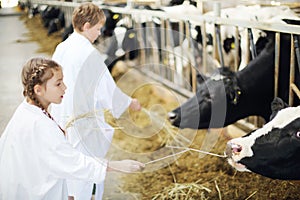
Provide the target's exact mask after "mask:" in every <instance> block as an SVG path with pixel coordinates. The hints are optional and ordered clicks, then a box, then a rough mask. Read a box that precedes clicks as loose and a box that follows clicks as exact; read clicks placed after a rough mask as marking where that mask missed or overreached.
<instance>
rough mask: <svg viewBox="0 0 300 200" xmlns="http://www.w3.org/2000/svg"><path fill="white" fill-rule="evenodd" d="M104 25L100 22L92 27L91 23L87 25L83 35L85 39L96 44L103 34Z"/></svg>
mask: <svg viewBox="0 0 300 200" xmlns="http://www.w3.org/2000/svg"><path fill="white" fill-rule="evenodd" d="M102 26H103V24H102V23H101V22H99V23H98V24H96V25H95V26H91V25H90V23H88V22H87V23H85V25H84V27H83V34H84V35H85V37H86V38H87V39H88V40H89V41H90V42H91V43H94V42H95V40H96V39H97V38H98V37H99V35H100V34H101V28H102Z"/></svg>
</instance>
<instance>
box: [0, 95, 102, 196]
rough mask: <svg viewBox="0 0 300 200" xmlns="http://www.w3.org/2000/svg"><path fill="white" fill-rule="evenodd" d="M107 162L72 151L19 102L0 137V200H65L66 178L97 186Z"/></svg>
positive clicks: (47, 122) (38, 113)
mask: <svg viewBox="0 0 300 200" xmlns="http://www.w3.org/2000/svg"><path fill="white" fill-rule="evenodd" d="M106 168H107V163H106V162H105V161H100V160H99V159H96V158H92V157H87V156H85V155H84V154H82V153H81V152H79V151H77V150H76V149H74V148H73V147H72V146H71V145H70V144H69V142H68V141H67V140H66V139H65V136H64V134H63V133H62V131H61V130H60V129H59V127H58V125H57V124H56V123H55V122H54V121H53V120H51V119H50V118H49V117H48V116H46V115H45V114H44V113H43V111H42V110H41V109H40V108H39V107H37V106H34V105H31V104H28V103H27V102H26V101H23V102H22V103H21V104H20V105H19V106H18V108H17V109H16V111H15V113H14V115H13V117H12V118H11V120H10V121H9V123H8V125H7V127H6V129H5V130H4V132H3V134H2V136H1V138H0V200H8V199H9V200H19V199H30V200H37V199H43V200H45V199H48V200H52V199H57V200H61V199H67V197H68V193H67V185H66V179H82V180H88V181H91V182H98V183H101V182H103V180H104V179H105V175H106Z"/></svg>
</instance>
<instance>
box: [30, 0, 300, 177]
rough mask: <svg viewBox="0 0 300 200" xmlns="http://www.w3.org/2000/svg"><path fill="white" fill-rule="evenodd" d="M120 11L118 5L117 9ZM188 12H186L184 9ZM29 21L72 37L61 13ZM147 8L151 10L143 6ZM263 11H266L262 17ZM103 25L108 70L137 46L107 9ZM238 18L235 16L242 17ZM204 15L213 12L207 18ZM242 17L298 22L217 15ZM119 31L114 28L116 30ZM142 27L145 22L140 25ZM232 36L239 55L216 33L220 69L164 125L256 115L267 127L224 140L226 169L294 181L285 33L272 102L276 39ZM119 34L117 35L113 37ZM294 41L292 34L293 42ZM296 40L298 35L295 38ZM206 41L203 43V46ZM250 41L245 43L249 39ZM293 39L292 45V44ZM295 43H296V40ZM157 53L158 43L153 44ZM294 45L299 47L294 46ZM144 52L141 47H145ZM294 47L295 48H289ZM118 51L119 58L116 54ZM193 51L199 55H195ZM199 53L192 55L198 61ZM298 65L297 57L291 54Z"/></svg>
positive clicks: (272, 15)
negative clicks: (234, 64)
mask: <svg viewBox="0 0 300 200" xmlns="http://www.w3.org/2000/svg"><path fill="white" fill-rule="evenodd" d="M182 2H183V1H180V2H176V1H171V3H170V5H169V6H168V7H165V8H160V9H159V10H162V11H166V12H176V9H182V8H181V7H178V6H182V5H178V4H181V3H182ZM119 6H124V5H119ZM189 6H192V5H189ZM30 8H31V12H30V13H31V14H32V15H35V14H37V13H40V15H41V17H42V19H43V22H44V25H45V27H48V34H51V33H53V32H54V31H57V30H59V29H61V28H63V27H64V30H65V33H64V34H63V38H62V40H64V39H66V38H67V37H68V35H69V34H70V33H71V32H72V31H73V29H72V26H71V25H67V24H65V20H64V13H63V12H62V11H61V10H60V9H58V8H55V7H50V6H48V7H44V8H43V9H41V7H40V6H31V7H30ZM143 9H151V7H143ZM174 9H175V10H174ZM267 9H269V10H267ZM104 12H105V15H106V18H107V20H106V24H105V25H104V27H103V29H102V36H101V37H106V38H109V41H110V42H109V43H110V45H109V46H108V47H107V50H106V55H107V59H106V61H105V62H106V64H107V65H108V68H109V69H110V70H111V69H112V67H113V66H114V64H115V62H116V61H118V60H120V59H124V55H125V53H124V52H130V54H129V57H130V59H134V58H136V57H137V56H138V53H139V52H138V49H139V48H140V43H139V41H138V39H137V37H136V34H137V33H136V32H135V30H134V29H132V27H127V26H125V25H124V24H122V19H121V15H120V14H118V13H114V12H112V11H111V10H109V9H104ZM241 13H242V14H241ZM207 14H209V15H211V14H212V13H207ZM235 16H239V17H243V18H245V19H247V20H250V21H251V20H252V21H269V22H280V23H286V22H294V23H296V24H297V23H298V25H299V21H297V20H298V19H300V18H299V17H298V15H297V14H296V13H294V12H292V11H291V10H290V9H289V8H287V7H272V8H268V7H264V8H263V7H259V6H255V7H250V6H249V7H245V6H244V7H242V6H240V7H238V8H228V9H222V11H221V17H225V18H230V17H232V18H234V17H235ZM120 24H121V25H120ZM141 24H142V27H146V22H142V23H141ZM155 24H156V25H155V29H154V30H155V31H154V32H156V33H157V35H156V37H157V38H156V39H157V41H160V37H161V36H160V34H159V33H160V31H158V30H159V28H160V24H159V23H155ZM171 27H172V29H173V30H174V32H173V33H172V34H173V37H172V39H173V41H172V44H173V48H175V47H176V46H178V45H179V43H178V36H176V32H177V31H178V23H174V24H173V23H172V24H171ZM193 28H194V31H195V33H196V34H195V35H194V40H195V41H196V42H195V43H193V44H194V46H195V47H197V48H196V50H199V49H200V50H201V44H202V43H203V41H202V35H201V34H202V32H201V27H200V26H194V27H193ZM212 31H213V30H211V27H207V37H206V38H208V40H207V41H205V42H207V45H211V44H212V39H211V38H212V35H213V33H212ZM250 31H253V32H249V29H239V34H240V36H239V37H240V38H238V40H239V42H240V48H238V49H236V48H234V47H233V45H232V44H233V43H234V42H235V40H236V38H235V30H232V29H231V28H223V29H222V32H221V38H222V42H221V46H222V52H221V54H222V55H221V57H223V58H224V60H221V62H220V66H219V67H218V69H217V70H216V72H215V73H213V74H212V75H210V76H209V77H207V76H206V75H204V74H201V73H199V74H198V85H197V91H196V94H195V95H194V96H193V97H191V98H190V99H188V100H187V101H186V102H185V103H183V104H182V105H180V106H179V107H178V108H176V109H174V110H173V111H171V112H169V113H168V116H169V120H170V121H171V123H172V124H173V125H174V126H176V127H179V128H191V129H209V128H220V127H225V126H227V125H230V124H232V123H234V122H236V121H238V120H240V119H243V118H245V117H249V116H261V117H263V118H264V119H265V121H266V124H265V125H264V126H263V127H262V128H259V129H257V130H255V131H253V132H251V133H249V134H247V135H246V136H243V137H241V138H235V139H231V140H230V141H228V143H227V147H226V151H225V153H226V155H227V157H228V162H229V164H231V165H232V166H233V167H235V168H236V169H237V170H239V171H252V172H255V173H258V174H261V175H263V176H267V177H270V178H275V179H284V180H290V179H292V180H300V173H299V172H298V169H299V167H300V107H296V106H298V105H300V101H299V98H298V97H297V96H296V95H295V96H294V99H293V101H292V102H293V105H290V106H293V107H288V106H287V104H286V103H285V102H288V100H289V91H290V88H289V83H290V78H289V77H290V64H291V59H290V57H291V37H292V35H291V34H287V33H281V34H280V45H279V46H280V59H279V73H278V74H279V79H278V83H279V84H278V97H280V98H275V99H274V90H275V84H274V73H275V55H276V48H275V47H276V45H275V33H274V32H272V31H262V30H250ZM120 33H123V35H122V36H121V37H120V35H121V34H120ZM249 33H253V41H252V42H253V46H252V47H251V51H252V57H251V60H250V62H249V63H248V64H246V63H247V62H245V57H244V52H245V48H246V46H245V45H244V40H243V37H244V35H245V34H249ZM294 36H295V35H294ZM296 37H298V36H296ZM209 38H210V39H209ZM251 38H252V37H250V39H251ZM296 39H297V38H296ZM296 41H298V40H296ZM157 45H158V49H160V47H159V42H157ZM299 45H300V44H298V46H299ZM145 46H146V42H145V44H144V47H145ZM296 46H297V45H296ZM120 49H122V53H121V54H120V53H119V54H118V53H117V52H119V50H120ZM200 50H199V51H200ZM235 51H239V55H240V58H239V61H240V62H239V70H237V71H233V70H232V69H231V66H230V65H231V64H230V63H232V61H230V60H228V59H230V58H231V57H232V56H230V54H234V55H236V53H235ZM199 55H201V54H198V56H199ZM296 56H298V59H299V60H300V57H299V56H300V55H298V54H296ZM294 64H295V66H296V67H295V85H297V86H298V87H300V77H299V73H300V72H299V68H298V67H300V66H299V65H300V63H298V62H297V59H295V63H294Z"/></svg>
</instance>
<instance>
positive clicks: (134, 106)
mask: <svg viewBox="0 0 300 200" xmlns="http://www.w3.org/2000/svg"><path fill="white" fill-rule="evenodd" d="M129 108H130V109H131V110H133V111H140V110H141V109H142V106H141V104H140V102H139V101H138V100H137V99H132V101H131V103H130V105H129Z"/></svg>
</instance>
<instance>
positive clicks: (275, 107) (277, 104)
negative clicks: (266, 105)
mask: <svg viewBox="0 0 300 200" xmlns="http://www.w3.org/2000/svg"><path fill="white" fill-rule="evenodd" d="M287 107H289V105H288V104H287V103H285V102H284V101H283V100H282V99H281V98H279V97H275V98H274V99H273V101H272V103H271V110H272V114H271V116H270V121H271V120H272V119H273V118H274V117H275V116H276V115H277V113H278V111H279V110H281V109H283V108H287Z"/></svg>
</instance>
